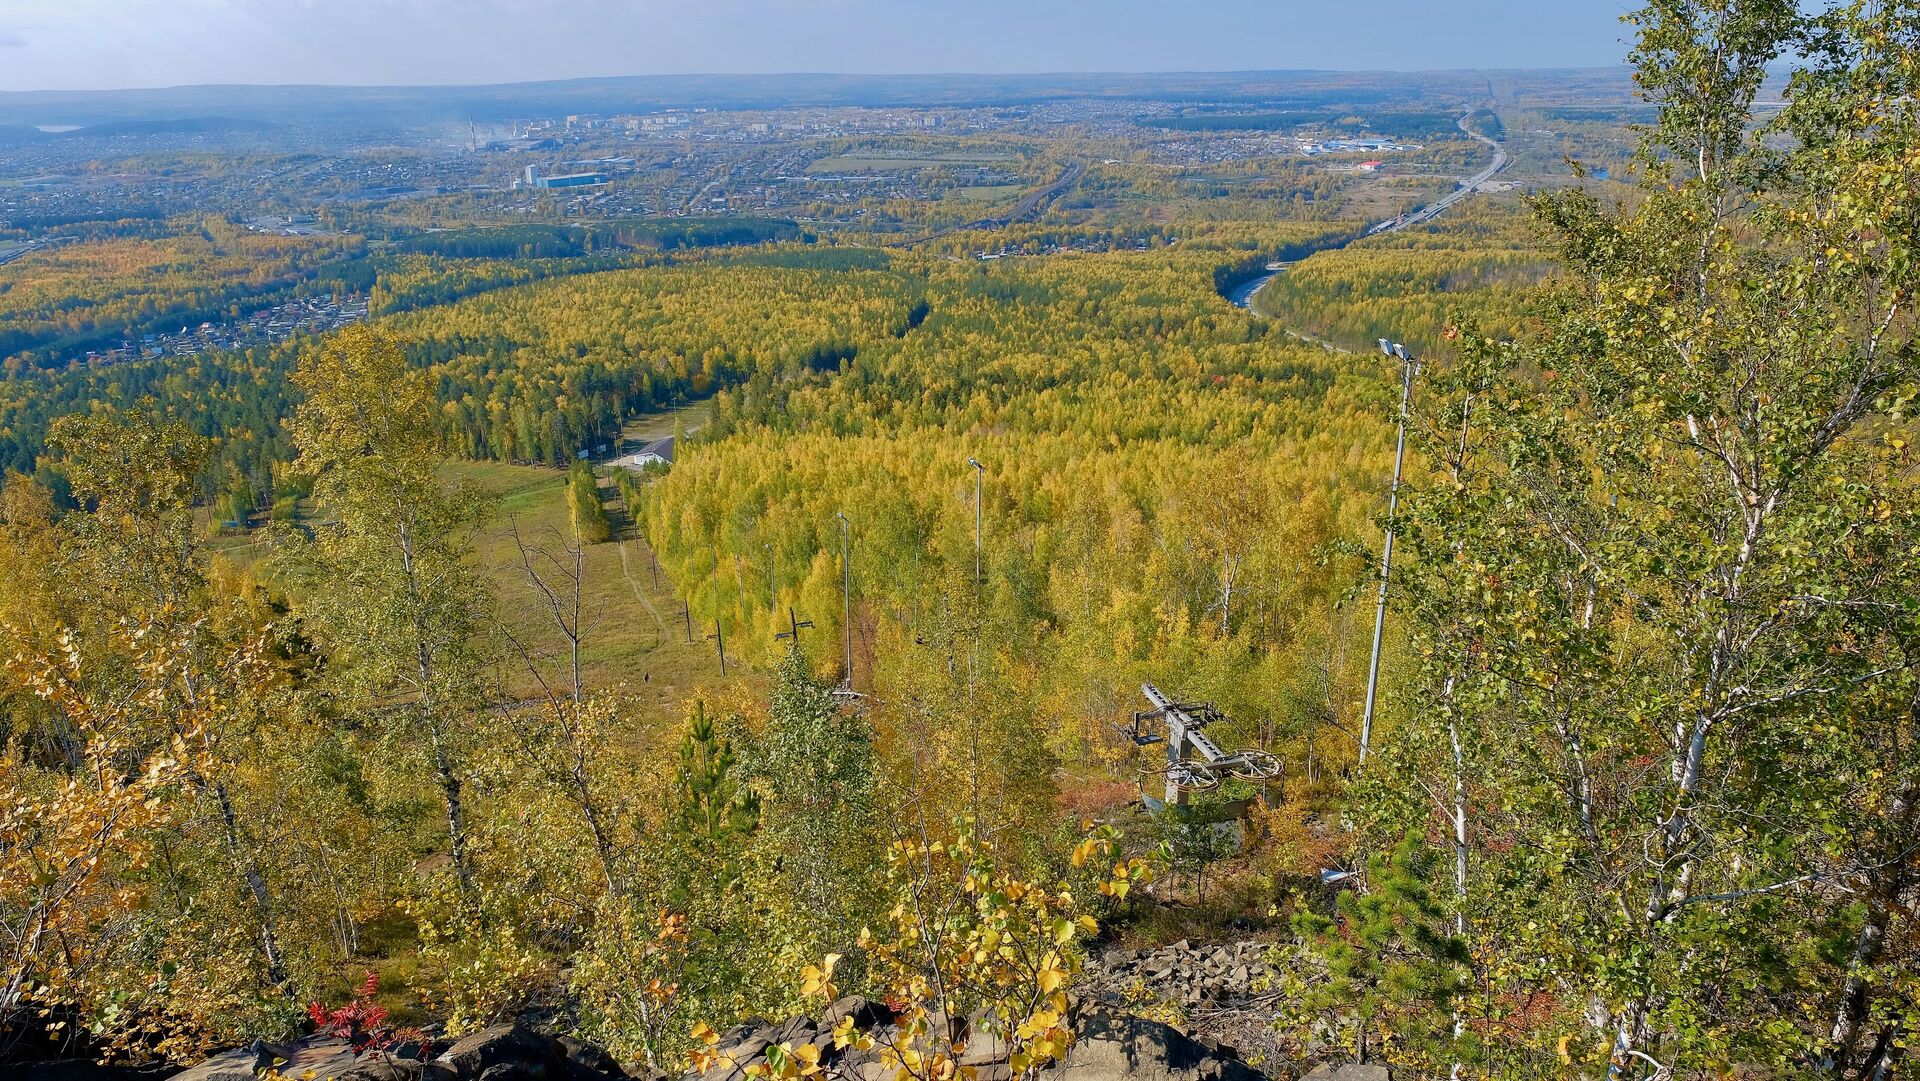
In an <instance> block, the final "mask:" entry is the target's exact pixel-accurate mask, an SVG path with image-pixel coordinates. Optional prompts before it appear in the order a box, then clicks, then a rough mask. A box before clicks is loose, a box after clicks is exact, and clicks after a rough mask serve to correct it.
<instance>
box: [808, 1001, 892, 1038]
mask: <svg viewBox="0 0 1920 1081" xmlns="http://www.w3.org/2000/svg"><path fill="white" fill-rule="evenodd" d="M846 1017H851V1018H853V1027H854V1028H856V1029H858V1030H860V1031H861V1032H866V1031H867V1030H868V1029H871V1028H873V1027H874V1026H876V1025H884V1024H886V1023H887V1022H889V1021H891V1020H893V1013H892V1011H890V1010H888V1009H887V1006H886V1003H884V1002H872V1001H869V1000H867V999H864V998H861V997H860V996H859V995H848V996H846V997H845V998H842V999H839V1000H838V1001H836V1002H834V1004H833V1005H831V1006H828V1007H827V1012H825V1013H823V1014H821V1015H820V1031H821V1032H832V1031H833V1030H834V1029H836V1028H838V1027H839V1026H840V1021H841V1019H842V1018H846Z"/></svg>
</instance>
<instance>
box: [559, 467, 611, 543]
mask: <svg viewBox="0 0 1920 1081" xmlns="http://www.w3.org/2000/svg"><path fill="white" fill-rule="evenodd" d="M567 512H568V514H569V515H571V516H572V519H573V533H574V536H576V537H578V538H580V543H582V544H601V543H604V542H605V541H607V540H608V539H609V538H611V537H612V536H613V523H612V522H609V521H608V520H607V508H606V506H605V505H604V504H603V503H601V501H600V479H599V478H598V477H596V476H594V474H593V467H592V466H590V465H588V464H586V463H585V462H578V463H575V464H574V466H573V468H572V469H570V470H568V471H567Z"/></svg>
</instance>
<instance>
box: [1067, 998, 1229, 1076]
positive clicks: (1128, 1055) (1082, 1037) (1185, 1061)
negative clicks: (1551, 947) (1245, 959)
mask: <svg viewBox="0 0 1920 1081" xmlns="http://www.w3.org/2000/svg"><path fill="white" fill-rule="evenodd" d="M1044 1076H1045V1077H1046V1078H1048V1081H1263V1076H1262V1074H1261V1073H1260V1071H1258V1070H1256V1069H1254V1068H1253V1067H1252V1066H1249V1065H1247V1064H1246V1063H1245V1062H1243V1061H1241V1060H1240V1058H1239V1057H1237V1056H1235V1055H1233V1054H1231V1053H1229V1052H1225V1051H1222V1050H1215V1049H1213V1048H1209V1047H1208V1046H1207V1045H1205V1044H1203V1043H1201V1042H1200V1041H1199V1040H1196V1039H1194V1038H1192V1037H1190V1036H1187V1035H1186V1034H1184V1033H1182V1032H1181V1031H1180V1030H1179V1029H1176V1028H1174V1027H1173V1026H1171V1025H1165V1024H1162V1023H1160V1022H1158V1021H1149V1020H1146V1019H1145V1018H1141V1017H1132V1016H1128V1015H1126V1014H1111V1013H1104V1012H1089V1013H1087V1014H1084V1015H1082V1017H1081V1018H1080V1024H1079V1036H1078V1038H1077V1039H1075V1040H1074V1042H1073V1045H1072V1046H1071V1047H1069V1048H1067V1054H1066V1057H1065V1059H1063V1060H1062V1061H1060V1062H1058V1063H1055V1064H1054V1065H1052V1066H1050V1067H1048V1068H1047V1069H1046V1071H1045V1073H1044Z"/></svg>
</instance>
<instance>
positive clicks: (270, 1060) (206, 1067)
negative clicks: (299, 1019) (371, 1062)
mask: <svg viewBox="0 0 1920 1081" xmlns="http://www.w3.org/2000/svg"><path fill="white" fill-rule="evenodd" d="M356 1065H358V1059H356V1058H355V1056H354V1053H353V1048H352V1047H350V1046H348V1044H347V1041H345V1040H343V1039H340V1038H339V1037H337V1036H308V1037H307V1038H305V1039H302V1040H292V1041H289V1042H287V1043H280V1044H270V1043H267V1042H266V1041H265V1040H255V1041H254V1043H253V1046H252V1047H243V1048H239V1049H237V1050H233V1051H228V1052H227V1053H225V1054H223V1055H215V1056H214V1057H212V1058H210V1059H208V1060H206V1061H205V1062H202V1063H200V1064H199V1065H197V1066H189V1067H188V1068H187V1069H185V1070H183V1071H181V1072H180V1073H177V1074H174V1075H173V1077H174V1079H177V1081H254V1078H255V1075H256V1074H257V1073H258V1072H259V1071H261V1070H267V1069H274V1070H279V1071H280V1073H281V1074H282V1075H283V1076H286V1077H300V1076H301V1075H303V1074H306V1073H307V1072H308V1071H309V1070H311V1071H312V1073H313V1076H314V1077H338V1076H340V1075H342V1074H345V1073H346V1072H347V1071H349V1070H351V1069H353V1068H354V1066H356Z"/></svg>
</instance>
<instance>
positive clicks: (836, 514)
mask: <svg viewBox="0 0 1920 1081" xmlns="http://www.w3.org/2000/svg"><path fill="white" fill-rule="evenodd" d="M833 516H834V517H835V518H838V519H840V524H841V525H846V524H847V512H846V511H839V510H837V511H834V512H833Z"/></svg>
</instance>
